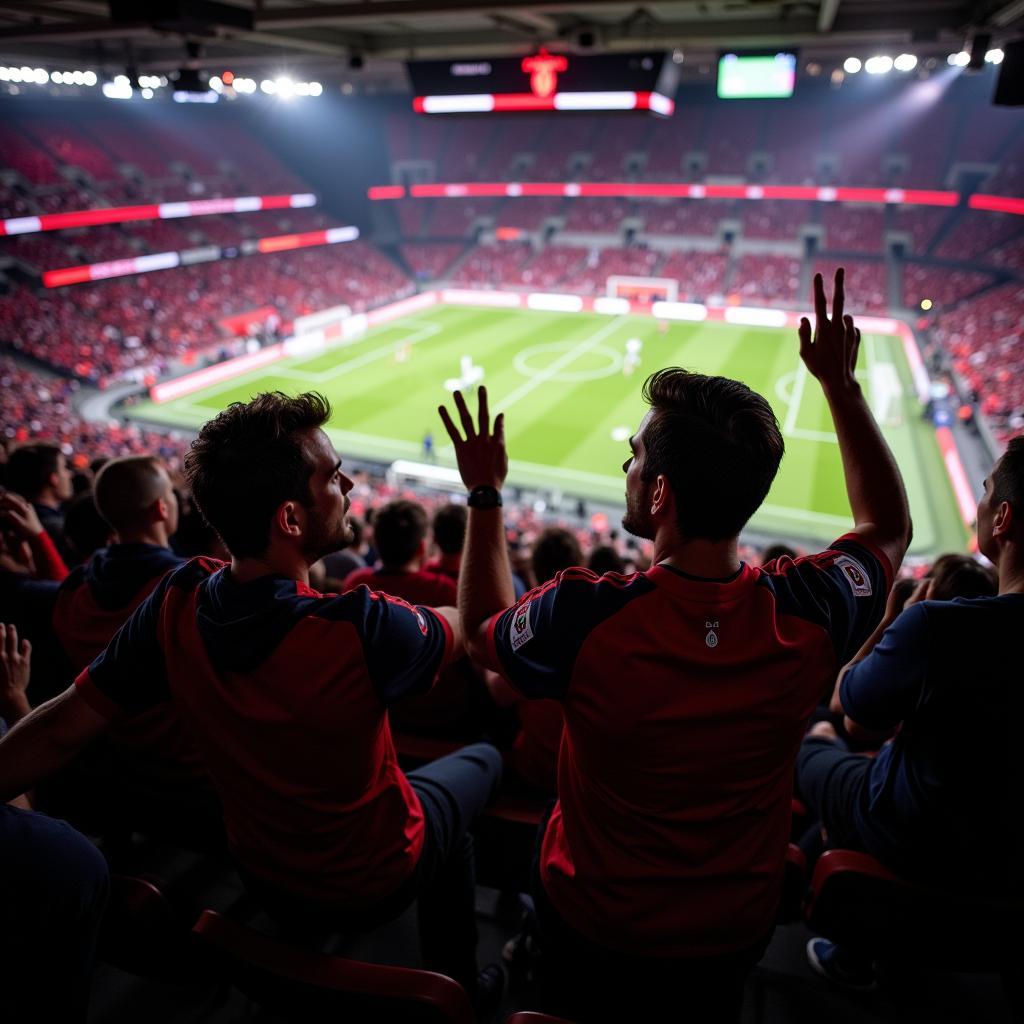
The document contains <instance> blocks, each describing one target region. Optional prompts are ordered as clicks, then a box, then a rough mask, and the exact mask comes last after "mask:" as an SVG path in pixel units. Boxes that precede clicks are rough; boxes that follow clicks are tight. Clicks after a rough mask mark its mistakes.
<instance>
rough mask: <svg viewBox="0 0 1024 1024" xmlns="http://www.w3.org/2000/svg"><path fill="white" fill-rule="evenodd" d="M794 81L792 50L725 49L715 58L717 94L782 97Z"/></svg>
mask: <svg viewBox="0 0 1024 1024" xmlns="http://www.w3.org/2000/svg"><path fill="white" fill-rule="evenodd" d="M795 82H796V54H793V53H776V54H771V55H765V56H756V57H755V56H740V55H739V54H736V53H726V54H724V55H723V56H722V57H721V58H720V59H719V61H718V98H719V99H723V100H748V99H786V98H788V97H790V96H792V95H793V85H794V83H795Z"/></svg>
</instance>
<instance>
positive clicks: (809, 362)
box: [799, 267, 860, 390]
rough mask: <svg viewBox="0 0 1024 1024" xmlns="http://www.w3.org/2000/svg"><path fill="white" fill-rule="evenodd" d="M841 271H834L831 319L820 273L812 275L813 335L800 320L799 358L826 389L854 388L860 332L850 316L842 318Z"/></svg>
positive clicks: (807, 322)
mask: <svg viewBox="0 0 1024 1024" xmlns="http://www.w3.org/2000/svg"><path fill="white" fill-rule="evenodd" d="M844 277H845V271H844V270H843V268H842V267H840V268H839V269H838V270H837V271H836V279H835V288H834V290H833V293H832V318H831V319H829V316H828V300H827V299H826V298H825V282H824V281H823V280H822V277H821V274H815V275H814V332H813V334H812V332H811V322H810V321H809V320H808V319H807V317H801V318H800V330H799V335H800V358H801V359H802V360H803V361H804V365H805V366H806V367H807V369H808V370H810V372H811V373H812V374H813V375H814V376H815V377H816V378H817V379H818V380H819V381H820V382H821V386H822V387H823V388H825V389H826V390H827V389H829V388H851V387H856V386H857V378H856V377H855V376H854V370H855V369H856V367H857V352H858V350H859V348H860V331H859V330H858V328H856V327H855V326H854V324H853V317H852V316H844V315H843V300H844V293H843V283H844Z"/></svg>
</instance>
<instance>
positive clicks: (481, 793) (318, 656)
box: [0, 393, 501, 996]
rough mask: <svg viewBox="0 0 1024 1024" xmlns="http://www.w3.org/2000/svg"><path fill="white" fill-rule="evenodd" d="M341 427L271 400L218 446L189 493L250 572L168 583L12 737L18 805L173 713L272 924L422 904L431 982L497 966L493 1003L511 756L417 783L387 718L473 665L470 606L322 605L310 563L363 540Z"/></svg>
mask: <svg viewBox="0 0 1024 1024" xmlns="http://www.w3.org/2000/svg"><path fill="white" fill-rule="evenodd" d="M330 412H331V410H330V405H329V404H328V403H327V401H326V399H324V398H323V397H322V396H320V395H317V394H313V393H310V394H304V395H300V396H298V397H296V398H289V397H287V396H285V395H283V394H281V393H270V394H263V395H259V396H257V397H256V398H254V399H253V400H252V401H250V402H248V403H245V404H242V403H234V404H232V405H231V406H229V407H228V408H227V409H225V410H224V411H223V412H221V413H220V414H219V415H218V416H216V417H215V418H214V419H213V420H211V421H210V422H208V423H207V424H206V425H205V426H204V427H203V428H202V430H201V431H200V433H199V436H198V438H197V439H196V440H195V441H194V442H193V444H192V447H191V449H190V451H189V453H188V455H187V457H186V474H187V477H188V480H189V483H190V485H191V488H192V493H193V495H194V497H195V501H196V503H197V505H198V506H199V508H200V509H201V510H202V513H203V515H204V516H205V517H206V519H207V520H208V521H209V523H210V524H211V526H212V527H213V528H214V529H215V530H216V531H217V532H218V534H219V535H220V537H221V538H222V540H223V542H224V544H225V545H226V546H227V548H228V550H229V551H230V552H231V555H232V558H231V562H230V563H229V564H223V563H220V562H217V561H215V560H213V559H209V558H202V557H201V558H196V559H193V560H191V561H189V562H187V563H185V564H184V565H183V566H181V567H180V568H178V569H174V570H172V571H171V572H170V573H168V574H166V575H165V576H163V577H162V578H161V579H160V581H159V583H157V585H156V587H155V588H154V589H153V590H152V592H151V593H150V594H149V596H148V597H147V598H146V599H145V600H144V601H143V602H142V603H141V604H140V605H139V606H138V608H137V609H136V610H135V612H134V613H133V614H132V615H131V617H130V618H129V619H128V621H127V622H126V623H125V625H124V626H123V627H122V628H121V629H120V631H119V632H118V633H117V635H116V636H115V638H114V640H113V641H112V642H111V643H110V644H109V645H108V646H107V648H106V649H105V650H104V651H103V653H101V654H100V656H99V657H98V658H96V659H95V660H94V661H93V662H92V663H91V664H90V665H89V667H88V668H87V669H86V670H85V671H83V672H82V673H80V675H79V676H78V678H77V679H76V681H75V683H74V685H72V686H70V687H69V688H68V689H67V690H66V691H65V692H64V693H62V694H61V695H60V696H58V697H56V698H55V699H54V700H52V701H50V702H49V703H47V704H46V705H44V706H42V707H40V708H37V709H36V710H35V711H33V712H31V713H30V714H29V715H28V716H26V717H25V718H24V719H23V720H22V721H21V722H20V723H19V724H18V725H17V726H16V727H15V728H14V729H12V730H11V732H10V733H8V735H7V736H5V737H4V738H3V739H2V740H0V799H9V798H10V797H11V796H14V795H16V794H18V793H21V792H23V791H25V790H26V789H28V788H29V787H31V786H34V785H35V784H36V783H37V782H38V781H39V780H40V779H42V778H45V777H48V776H49V775H52V774H53V772H54V771H56V770H57V769H59V768H60V767H61V766H62V765H63V764H65V763H67V761H68V760H69V759H70V758H71V757H72V756H73V755H74V754H75V753H76V752H77V751H79V750H80V749H81V748H82V747H83V746H84V745H85V744H87V743H89V742H90V741H92V740H93V739H95V738H96V737H97V736H98V735H100V734H101V733H103V732H104V731H106V729H108V728H109V726H110V724H111V723H112V722H114V721H122V720H124V719H125V718H126V717H129V716H131V715H137V714H139V713H141V712H144V711H147V710H149V709H150V708H153V707H156V706H157V705H159V704H161V703H165V702H167V701H168V700H172V701H173V703H174V706H175V708H176V710H177V712H178V715H179V717H180V718H181V721H182V723H183V724H184V725H185V727H186V729H187V730H188V731H189V732H190V734H191V735H192V737H193V738H194V740H195V743H196V746H197V748H198V749H199V752H200V754H201V756H202V758H203V761H204V763H205V764H206V766H207V768H208V770H209V773H210V776H211V778H212V779H213V782H214V784H215V786H216V788H217V791H218V793H219V795H220V798H221V801H222V804H223V808H224V819H225V830H226V833H227V836H228V843H229V847H230V849H231V852H232V853H233V855H234V858H235V861H236V863H237V864H238V865H239V868H240V870H241V872H242V873H243V875H244V877H245V880H246V882H247V885H248V886H249V888H250V889H251V891H252V892H253V893H254V895H255V896H256V897H257V898H258V899H259V900H261V901H262V902H263V904H264V905H265V906H266V907H267V908H268V909H269V910H270V911H271V912H272V913H273V914H275V915H276V916H277V917H279V918H287V919H289V920H290V921H291V922H293V923H294V924H296V925H297V926H300V925H302V924H308V923H311V922H319V923H325V922H330V923H333V924H334V925H335V926H339V925H340V926H341V927H344V928H346V929H354V928H359V927H372V926H374V925H376V924H377V923H380V922H382V921H383V920H387V919H389V918H390V917H393V916H394V915H395V914H397V913H399V912H401V911H402V910H403V909H404V908H405V907H406V906H408V905H409V904H410V903H411V902H412V901H413V900H414V899H416V898H417V897H419V911H420V913H419V920H420V927H421V934H422V938H423V956H424V961H425V962H426V964H427V966H428V967H429V968H431V969H434V970H439V971H442V972H444V973H446V974H449V975H450V976H452V977H454V978H455V979H456V980H457V981H459V982H461V983H462V984H463V985H464V986H466V988H467V990H468V991H469V992H470V993H471V994H477V993H478V991H479V994H480V995H481V996H487V995H493V993H494V992H495V990H496V988H497V989H499V990H500V985H498V980H499V979H500V972H499V971H498V969H497V968H490V969H487V970H485V971H484V972H481V973H482V977H481V981H480V985H479V988H478V977H477V970H476V960H475V958H476V921H475V917H474V891H473V882H472V879H473V874H472V871H473V862H472V842H471V839H470V837H469V835H468V833H467V831H466V830H467V829H468V828H469V826H470V824H471V823H472V821H473V819H474V817H475V816H476V815H477V814H478V813H479V812H480V811H481V810H482V809H483V807H484V805H485V804H486V803H487V801H488V800H489V799H490V797H491V795H492V793H493V791H494V790H495V788H496V786H497V784H498V781H499V779H500V772H501V758H500V756H499V754H498V752H497V750H495V749H494V748H493V747H492V746H490V745H488V744H476V745H474V746H470V747H466V748H463V749H462V750H460V751H458V752H456V753H454V754H452V755H450V756H449V757H447V758H443V759H441V760H439V761H437V762H434V763H432V764H429V765H427V766H425V767H424V768H422V769H421V770H419V771H417V772H413V773H411V774H410V775H409V776H408V777H406V776H405V775H404V774H403V773H402V772H401V770H400V769H399V767H398V764H397V761H396V757H395V750H394V745H393V742H392V739H391V731H390V728H389V725H388V707H389V706H391V705H392V704H394V703H395V702H396V701H399V700H401V699H402V698H403V697H405V696H407V695H409V694H414V693H421V692H424V691H426V690H427V689H429V688H430V686H431V685H432V684H433V683H434V681H435V679H436V678H437V675H438V672H439V671H440V669H441V668H442V667H444V666H445V665H446V664H449V663H450V662H451V661H452V660H453V659H454V658H456V657H458V656H460V655H461V653H462V640H461V629H460V627H459V622H458V616H457V614H456V612H455V609H454V608H452V607H440V608H433V609H432V608H429V607H426V606H414V605H411V604H409V603H407V602H406V601H402V600H400V599H397V598H393V597H391V596H389V595H387V594H383V593H376V592H372V591H370V590H369V589H368V588H366V587H359V588H357V589H356V590H355V591H352V592H351V593H348V594H343V595H340V596H338V595H322V594H319V593H317V592H316V591H314V590H312V589H311V588H310V586H309V567H310V565H312V564H313V563H315V562H316V561H317V560H319V559H320V558H321V557H323V555H325V554H326V553H328V552H330V551H334V550H337V548H339V547H340V546H342V545H344V544H346V543H348V541H349V540H350V539H351V533H350V530H349V526H348V517H347V512H348V506H349V499H348V497H347V494H348V492H349V490H350V489H351V487H352V482H351V481H350V480H349V478H348V477H347V476H345V474H344V473H343V472H342V470H341V460H340V459H339V458H338V456H337V454H336V453H335V451H334V449H333V447H332V446H331V443H330V441H329V440H328V438H327V435H326V434H325V433H324V431H323V429H322V427H323V425H324V424H325V423H326V422H327V420H328V419H329V417H330ZM150 508H151V509H153V508H154V506H153V505H152V503H151V504H150ZM496 975H497V977H496Z"/></svg>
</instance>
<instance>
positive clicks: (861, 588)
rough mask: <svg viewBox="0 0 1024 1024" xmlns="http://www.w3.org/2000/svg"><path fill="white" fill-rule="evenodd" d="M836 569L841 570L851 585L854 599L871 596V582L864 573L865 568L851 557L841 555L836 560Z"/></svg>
mask: <svg viewBox="0 0 1024 1024" xmlns="http://www.w3.org/2000/svg"><path fill="white" fill-rule="evenodd" d="M836 568H838V569H841V570H842V573H843V577H844V578H845V579H846V582H847V583H849V584H850V589H851V590H852V591H853V594H854V597H870V596H871V580H869V579H868V574H867V573H866V572H865V571H864V566H862V565H861V564H860V562H858V561H856V559H853V558H850V556H849V555H840V556H839V557H838V558H837V559H836Z"/></svg>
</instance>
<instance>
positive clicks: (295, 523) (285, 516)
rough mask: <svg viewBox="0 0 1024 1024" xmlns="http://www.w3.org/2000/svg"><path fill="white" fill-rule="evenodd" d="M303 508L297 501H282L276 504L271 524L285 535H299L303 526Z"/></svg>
mask: <svg viewBox="0 0 1024 1024" xmlns="http://www.w3.org/2000/svg"><path fill="white" fill-rule="evenodd" d="M303 511H304V510H303V508H302V506H301V505H300V504H299V503H298V502H297V501H283V502H281V504H280V505H278V506H277V511H276V512H275V513H274V520H273V524H274V526H275V527H276V528H277V531H278V533H280V534H282V535H284V536H285V537H300V536H301V535H302V531H303V528H304V526H305V520H304V518H303Z"/></svg>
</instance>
